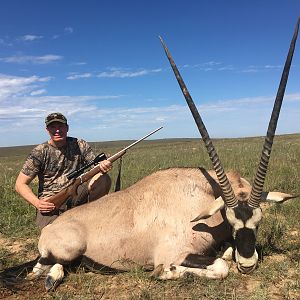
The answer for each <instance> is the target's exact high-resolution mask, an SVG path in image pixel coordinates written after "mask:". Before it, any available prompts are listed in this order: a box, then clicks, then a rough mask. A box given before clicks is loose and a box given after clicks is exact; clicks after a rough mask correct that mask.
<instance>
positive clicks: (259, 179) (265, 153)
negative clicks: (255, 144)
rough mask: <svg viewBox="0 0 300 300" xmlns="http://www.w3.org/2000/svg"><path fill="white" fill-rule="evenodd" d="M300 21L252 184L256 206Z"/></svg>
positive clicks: (251, 195) (254, 205)
mask: <svg viewBox="0 0 300 300" xmlns="http://www.w3.org/2000/svg"><path fill="white" fill-rule="evenodd" d="M299 22H300V18H298V21H297V25H296V29H295V32H294V36H293V38H292V41H291V45H290V49H289V53H288V55H287V58H286V62H285V65H284V69H283V72H282V75H281V80H280V84H279V87H278V91H277V95H276V99H275V103H274V107H273V111H272V115H271V119H270V122H269V127H268V131H267V135H266V138H265V143H264V146H263V150H262V154H261V159H260V162H259V165H258V169H257V172H256V176H255V179H254V183H253V186H252V191H251V194H250V199H249V201H248V204H249V205H250V206H251V207H254V208H255V207H259V203H260V200H261V194H262V191H263V186H264V181H265V178H266V173H267V169H268V163H269V159H270V155H271V150H272V144H273V139H274V135H275V130H276V126H277V121H278V118H279V113H280V109H281V104H282V100H283V96H284V92H285V87H286V83H287V80H288V77H289V71H290V67H291V62H292V58H293V54H294V50H295V45H296V40H297V35H298V30H299Z"/></svg>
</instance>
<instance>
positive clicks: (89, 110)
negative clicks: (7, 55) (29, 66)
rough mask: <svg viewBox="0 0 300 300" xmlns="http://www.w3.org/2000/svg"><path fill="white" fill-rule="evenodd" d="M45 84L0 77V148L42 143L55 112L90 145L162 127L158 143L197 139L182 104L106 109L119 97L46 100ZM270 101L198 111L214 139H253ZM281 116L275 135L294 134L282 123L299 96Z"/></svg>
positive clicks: (298, 109) (299, 106) (297, 107)
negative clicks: (163, 139) (46, 122)
mask: <svg viewBox="0 0 300 300" xmlns="http://www.w3.org/2000/svg"><path fill="white" fill-rule="evenodd" d="M49 80H51V77H38V76H30V77H18V76H8V75H4V74H0V133H1V134H0V136H2V137H5V135H6V134H7V133H9V136H10V139H9V141H8V140H7V139H5V140H4V139H1V140H0V146H5V145H17V144H21V145H22V144H34V143H39V142H41V141H43V140H45V139H46V138H47V135H43V134H45V133H44V130H43V129H42V128H43V126H44V125H43V124H44V118H45V116H46V115H47V114H48V113H50V112H53V111H57V110H59V111H61V112H62V113H64V114H66V116H67V117H68V119H69V122H70V125H71V132H70V134H71V135H73V134H72V130H74V132H75V136H79V137H82V138H85V139H86V140H89V141H97V140H100V139H102V140H114V139H127V138H133V137H136V136H137V137H138V135H140V134H141V135H143V134H145V133H147V132H148V131H150V130H151V129H154V128H155V127H158V126H161V125H163V126H164V129H163V130H162V133H161V135H162V136H161V137H191V136H195V137H197V136H199V133H198V132H197V130H196V126H195V124H194V122H193V120H192V118H191V115H190V112H189V110H188V108H187V106H186V105H185V104H182V105H166V106H158V105H155V104H153V103H158V102H160V101H155V99H153V101H152V102H151V103H152V106H148V107H142V106H139V107H134V108H132V107H126V103H123V106H122V107H116V106H114V107H112V108H109V107H108V106H107V105H99V102H100V101H103V100H108V101H110V100H115V99H120V98H121V97H122V96H121V95H102V96H85V95H82V96H67V95H57V96H48V95H44V94H45V93H46V90H45V88H44V87H43V85H44V84H45V83H47V82H48V81H49ZM274 99H275V96H267V97H266V96H261V97H253V98H239V99H227V100H218V101H211V102H209V103H207V104H205V105H197V106H198V109H199V112H200V114H201V116H202V118H203V120H204V122H205V124H206V126H207V128H208V130H209V132H210V134H211V136H212V137H214V136H218V137H225V136H226V137H232V136H240V135H243V136H247V135H248V136H251V135H259V134H264V132H263V131H264V130H265V128H267V126H266V123H267V122H268V119H269V116H270V112H271V109H272V105H273V102H274ZM147 102H148V101H147ZM139 103H145V101H139ZM196 104H197V103H196ZM283 110H285V111H284V112H282V114H281V115H282V116H281V120H282V122H280V124H279V130H280V128H283V129H281V130H283V131H284V128H287V129H285V130H286V131H287V132H293V130H295V129H293V126H292V125H291V124H292V123H293V122H288V121H287V122H284V120H285V119H287V118H289V116H291V115H292V116H293V119H297V118H299V117H300V115H299V114H300V93H295V94H287V95H286V96H285V99H284V105H283ZM82 124H84V126H82ZM182 124H184V126H182ZM249 124H251V126H250V125H249ZM225 125H226V130H224V126H225ZM284 126H286V127H284ZM87 128H88V130H87ZM103 128H106V129H107V130H103ZM20 129H22V131H20ZM101 129H102V130H101ZM27 132H28V133H27ZM99 132H100V133H99ZM120 132H122V135H121V133H120ZM156 137H157V136H156Z"/></svg>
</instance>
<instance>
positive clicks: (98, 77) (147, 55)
mask: <svg viewBox="0 0 300 300" xmlns="http://www.w3.org/2000/svg"><path fill="white" fill-rule="evenodd" d="M298 15H300V2H299V1H296V0H285V1H279V0H272V1H271V0H264V1H262V0H260V1H259V0H252V1H241V0H227V1H225V0H223V1H221V0H203V1H201V0H197V1H196V0H194V1H192V0H185V1H178V0H172V1H171V0H170V1H169V0H166V1H163V0H152V1H143V0H139V1H138V0H133V1H131V0H126V1H125V0H123V1H121V0H118V1H114V0H111V1H100V0H99V1H92V0H85V1H80V0H77V1H71V0H68V1H67V0H51V1H50V0H48V1H40V0H39V1H38V0H36V1H33V0H27V1H21V0H19V1H16V0H4V1H1V10H0V146H14V145H27V144H37V143H40V142H43V141H45V140H47V138H48V136H47V133H46V132H45V129H44V118H45V116H46V115H47V114H48V113H50V112H54V111H59V112H62V113H64V114H65V115H66V116H67V118H68V121H69V124H70V132H69V134H70V135H71V136H76V137H81V138H84V139H86V140H87V141H108V140H120V139H137V138H139V137H141V136H143V135H145V134H146V133H148V132H150V131H152V130H153V129H155V128H157V127H159V126H164V128H163V129H162V130H161V131H159V132H158V133H157V134H155V136H153V138H169V137H198V136H199V133H198V132H197V129H196V125H195V124H194V121H193V120H192V117H191V114H190V112H189V111H188V110H187V106H186V103H185V100H184V98H183V96H182V94H181V91H180V89H179V86H178V84H177V82H176V79H175V77H174V75H173V73H172V71H171V68H170V66H169V63H168V60H167V58H166V56H165V54H164V51H163V48H162V46H161V44H160V41H159V38H158V36H159V35H160V36H162V38H163V39H164V41H165V43H166V44H167V46H168V48H169V50H170V52H171V54H172V56H173V58H174V60H175V62H176V64H177V66H178V68H179V70H180V72H181V74H182V76H183V78H184V80H185V83H186V85H187V87H188V89H189V91H190V93H191V95H192V97H193V99H194V101H195V103H196V105H197V106H198V109H199V111H200V114H201V115H202V118H203V120H204V122H205V124H206V126H207V129H208V131H209V133H210V135H211V137H243V136H257V135H264V134H265V132H266V128H267V124H268V121H269V117H270V113H271V110H272V107H273V101H274V98H275V95H276V92H277V88H278V84H279V80H280V77H281V72H282V68H283V65H284V62H285V59H286V55H287V52H288V48H289V45H290V41H291V38H292V35H293V31H294V27H295V24H296V21H297V17H298ZM299 43H300V42H299ZM299 52H300V45H299V44H298V45H297V46H296V50H295V55H294V59H293V62H292V68H291V71H290V77H289V81H288V85H287V89H286V94H285V99H284V103H283V107H282V112H281V116H280V118H279V124H278V127H277V134H283V133H296V132H300V128H299V124H300V123H299V119H300V85H299V79H300V53H299Z"/></svg>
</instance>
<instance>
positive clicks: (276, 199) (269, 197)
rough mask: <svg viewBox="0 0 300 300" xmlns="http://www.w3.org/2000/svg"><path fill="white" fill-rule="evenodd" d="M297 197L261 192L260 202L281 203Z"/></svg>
mask: <svg viewBox="0 0 300 300" xmlns="http://www.w3.org/2000/svg"><path fill="white" fill-rule="evenodd" d="M298 196H299V195H296V196H293V195H290V194H285V193H280V192H263V193H262V195H261V200H262V201H265V202H272V203H283V202H285V201H287V200H290V199H293V198H297V197H298Z"/></svg>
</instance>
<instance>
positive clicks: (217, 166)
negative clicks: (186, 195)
mask: <svg viewBox="0 0 300 300" xmlns="http://www.w3.org/2000/svg"><path fill="white" fill-rule="evenodd" d="M159 38H160V41H161V43H162V45H163V47H164V50H165V52H166V55H167V57H168V59H169V62H170V64H171V67H172V69H173V71H174V74H175V76H176V79H177V81H178V83H179V86H180V88H181V90H182V93H183V95H184V97H185V100H186V102H187V104H188V106H189V108H190V110H191V112H192V115H193V117H194V120H195V122H196V124H197V127H198V129H199V132H200V134H201V136H202V139H203V141H204V143H205V146H206V149H207V152H208V155H209V157H210V159H211V161H212V164H213V167H214V170H215V172H216V174H217V177H218V180H219V183H220V186H221V189H222V192H223V194H224V198H225V199H224V201H225V203H226V205H227V206H228V207H235V206H237V204H238V201H237V199H236V197H235V195H234V193H233V190H232V187H231V185H230V183H229V180H228V178H227V176H226V174H225V172H224V169H223V167H222V165H221V162H220V159H219V157H218V154H217V151H216V149H215V147H214V146H213V144H212V141H211V139H210V137H209V135H208V132H207V130H206V128H205V125H204V123H203V121H202V118H201V117H200V114H199V112H198V109H197V107H196V105H195V103H194V101H193V99H192V97H191V95H190V93H189V91H188V89H187V87H186V85H185V83H184V81H183V79H182V77H181V75H180V73H179V71H178V69H177V67H176V65H175V63H174V61H173V59H172V57H171V55H170V52H169V50H168V48H167V46H166V45H165V43H164V41H163V40H162V38H161V37H159Z"/></svg>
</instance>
